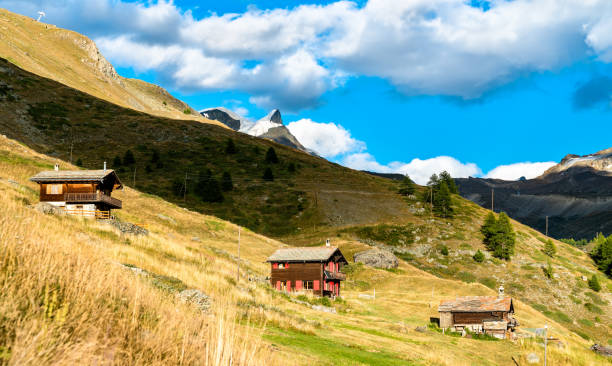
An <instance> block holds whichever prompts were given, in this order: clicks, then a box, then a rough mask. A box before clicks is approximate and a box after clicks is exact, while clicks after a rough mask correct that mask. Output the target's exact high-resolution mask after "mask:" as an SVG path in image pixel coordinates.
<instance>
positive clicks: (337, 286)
mask: <svg viewBox="0 0 612 366" xmlns="http://www.w3.org/2000/svg"><path fill="white" fill-rule="evenodd" d="M336 295H340V284H339V283H338V282H336Z"/></svg>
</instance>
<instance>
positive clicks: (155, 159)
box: [151, 149, 159, 163]
mask: <svg viewBox="0 0 612 366" xmlns="http://www.w3.org/2000/svg"><path fill="white" fill-rule="evenodd" d="M158 162H159V151H158V150H157V149H153V153H152V154H151V163H158Z"/></svg>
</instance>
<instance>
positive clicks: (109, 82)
mask: <svg viewBox="0 0 612 366" xmlns="http://www.w3.org/2000/svg"><path fill="white" fill-rule="evenodd" d="M0 25H1V26H2V29H3V37H2V38H0V56H2V57H4V58H7V59H9V60H10V61H11V62H12V63H13V64H15V65H18V66H19V67H21V68H23V69H26V70H28V71H31V72H34V73H36V74H38V75H41V76H44V77H48V78H52V79H54V80H57V81H59V82H61V83H63V84H66V85H69V86H71V87H73V88H75V89H78V90H81V91H82V92H85V93H88V94H90V95H94V96H96V97H98V98H101V99H104V100H108V101H109V102H112V103H115V104H118V105H121V106H123V107H126V108H131V109H134V110H138V111H141V112H146V113H150V114H152V115H156V116H161V117H167V118H173V119H189V120H197V121H200V122H205V123H211V124H215V125H219V126H222V127H224V125H223V124H221V123H219V122H217V121H211V120H208V119H205V118H203V117H202V116H200V114H199V113H197V112H196V111H194V110H193V109H192V108H191V107H189V106H188V105H187V104H185V103H184V102H182V101H180V100H178V99H176V98H174V97H173V96H172V95H170V93H168V92H167V91H166V90H164V89H163V88H161V87H159V86H157V85H153V84H149V83H146V82H144V81H141V80H137V79H129V78H123V77H121V76H119V75H117V74H116V72H115V70H114V68H113V67H112V65H111V64H110V63H108V61H106V60H105V59H104V56H102V55H101V54H100V53H99V50H98V49H97V47H96V45H95V44H94V42H93V41H92V40H90V39H89V38H87V37H85V36H83V35H81V34H79V33H76V32H73V31H69V30H66V29H61V28H57V27H55V26H53V25H50V24H45V23H43V22H38V21H36V20H34V19H32V18H30V17H26V16H22V15H19V14H15V13H12V12H9V11H7V10H5V9H0ZM186 111H187V113H185V112H186Z"/></svg>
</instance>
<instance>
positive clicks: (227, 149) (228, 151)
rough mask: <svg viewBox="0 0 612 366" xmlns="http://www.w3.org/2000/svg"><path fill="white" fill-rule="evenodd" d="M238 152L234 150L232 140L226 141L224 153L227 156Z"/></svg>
mask: <svg viewBox="0 0 612 366" xmlns="http://www.w3.org/2000/svg"><path fill="white" fill-rule="evenodd" d="M237 151H238V150H237V149H236V144H234V140H232V139H227V143H226V145H225V153H226V154H228V155H231V154H235V153H236V152H237Z"/></svg>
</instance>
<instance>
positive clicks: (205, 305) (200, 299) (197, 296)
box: [176, 289, 210, 311]
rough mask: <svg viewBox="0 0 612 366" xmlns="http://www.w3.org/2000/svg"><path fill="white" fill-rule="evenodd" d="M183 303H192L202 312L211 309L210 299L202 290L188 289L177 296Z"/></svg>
mask: <svg viewBox="0 0 612 366" xmlns="http://www.w3.org/2000/svg"><path fill="white" fill-rule="evenodd" d="M176 297H178V298H179V299H180V300H181V301H184V302H190V303H192V304H194V305H195V306H197V307H198V308H200V310H202V311H208V309H210V297H208V295H206V294H205V293H203V292H202V291H200V290H196V289H188V290H183V291H181V292H179V293H178V294H176Z"/></svg>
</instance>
